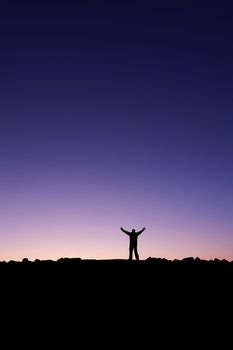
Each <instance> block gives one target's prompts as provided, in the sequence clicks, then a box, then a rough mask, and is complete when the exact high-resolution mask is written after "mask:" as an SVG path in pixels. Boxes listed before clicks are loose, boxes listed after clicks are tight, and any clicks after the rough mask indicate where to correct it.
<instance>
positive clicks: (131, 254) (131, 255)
mask: <svg viewBox="0 0 233 350" xmlns="http://www.w3.org/2000/svg"><path fill="white" fill-rule="evenodd" d="M132 258H133V247H131V246H130V247H129V260H132Z"/></svg>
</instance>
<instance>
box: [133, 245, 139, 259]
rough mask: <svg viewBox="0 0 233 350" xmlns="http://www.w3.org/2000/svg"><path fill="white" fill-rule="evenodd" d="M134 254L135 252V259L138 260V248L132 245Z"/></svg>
mask: <svg viewBox="0 0 233 350" xmlns="http://www.w3.org/2000/svg"><path fill="white" fill-rule="evenodd" d="M134 254H135V257H136V260H139V255H138V249H137V247H134Z"/></svg>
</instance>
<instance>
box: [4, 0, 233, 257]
mask: <svg viewBox="0 0 233 350" xmlns="http://www.w3.org/2000/svg"><path fill="white" fill-rule="evenodd" d="M232 38H233V8H232V5H231V2H230V1H221V2H214V1H212V2H209V1H208V2H207V1H202V2H198V1H163V2H161V4H158V3H157V2H156V1H69V0H68V1H51V0H49V1H5V2H4V3H3V4H1V8H0V45H1V46H0V47H1V56H0V62H1V65H0V73H1V75H0V77H1V79H0V117H1V127H0V209H1V211H0V238H1V247H2V248H1V249H2V250H0V259H6V260H8V259H21V258H22V257H24V256H28V257H30V258H36V257H39V258H40V257H41V258H43V257H51V258H56V257H60V256H64V255H67V256H81V257H96V258H111V257H113V258H117V257H127V244H128V242H127V240H126V239H127V237H124V236H122V234H121V232H118V231H119V227H120V226H124V227H125V229H131V228H133V227H135V228H136V229H140V228H141V227H142V226H146V227H147V230H146V231H145V233H144V236H143V238H141V240H142V241H141V242H140V250H141V256H142V258H145V257H147V256H148V255H153V256H163V257H168V258H176V257H177V258H181V257H184V256H187V255H193V256H200V257H204V258H212V257H220V258H224V257H225V258H227V259H231V260H233V219H232V207H233V196H232V194H233V186H232V178H233V163H232V150H233V137H232V136H233V135H232V134H233V116H232V111H233V99H232V92H233V68H232V62H233V45H232Z"/></svg>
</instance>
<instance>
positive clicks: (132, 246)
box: [121, 227, 145, 260]
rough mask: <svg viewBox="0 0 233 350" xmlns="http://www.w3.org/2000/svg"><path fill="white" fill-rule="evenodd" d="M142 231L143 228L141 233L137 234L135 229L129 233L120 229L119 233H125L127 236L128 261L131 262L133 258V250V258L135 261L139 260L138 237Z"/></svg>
mask: <svg viewBox="0 0 233 350" xmlns="http://www.w3.org/2000/svg"><path fill="white" fill-rule="evenodd" d="M144 230H145V227H144V228H143V229H142V230H141V231H138V232H135V229H133V230H132V231H131V232H128V231H126V230H124V229H123V228H122V227H121V231H123V232H124V233H126V234H127V235H128V236H129V260H132V258H133V250H134V255H135V258H136V259H137V260H139V255H138V248H137V244H138V236H139V235H140V234H141V233H142V232H143V231H144Z"/></svg>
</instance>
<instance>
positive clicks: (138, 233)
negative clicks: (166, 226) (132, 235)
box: [137, 227, 146, 236]
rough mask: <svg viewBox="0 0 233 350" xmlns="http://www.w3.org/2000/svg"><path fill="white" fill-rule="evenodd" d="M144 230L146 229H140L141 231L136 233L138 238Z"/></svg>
mask: <svg viewBox="0 0 233 350" xmlns="http://www.w3.org/2000/svg"><path fill="white" fill-rule="evenodd" d="M145 229H146V228H145V227H143V229H142V230H141V231H138V232H137V235H138V236H139V235H140V234H141V233H142V232H143V231H144V230H145Z"/></svg>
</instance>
